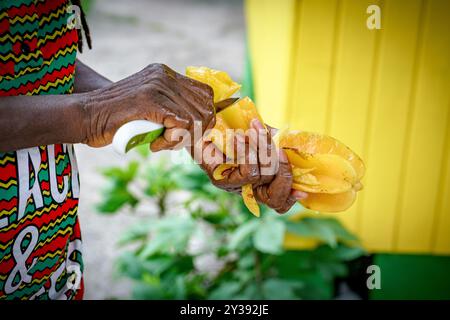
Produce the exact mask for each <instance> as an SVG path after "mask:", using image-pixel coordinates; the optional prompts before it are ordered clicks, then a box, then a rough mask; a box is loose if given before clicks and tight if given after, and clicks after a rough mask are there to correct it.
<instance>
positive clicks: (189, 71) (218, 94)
mask: <svg viewBox="0 0 450 320" xmlns="http://www.w3.org/2000/svg"><path fill="white" fill-rule="evenodd" d="M186 75H187V76H188V77H190V78H192V79H195V80H197V81H200V82H202V83H205V84H207V85H209V86H210V87H211V88H212V89H213V92H214V102H215V103H216V102H220V101H222V100H225V99H228V98H230V97H231V96H232V95H233V94H234V93H235V92H236V91H238V90H239V89H240V88H241V86H240V85H239V84H238V83H236V82H234V81H233V80H232V79H231V78H230V76H229V75H228V74H227V73H226V72H223V71H218V70H214V69H210V68H206V67H187V68H186ZM254 118H258V119H261V117H260V116H259V114H258V112H257V111H256V106H255V104H254V103H253V101H252V100H251V99H250V98H248V97H244V98H242V99H239V100H238V101H236V102H235V103H233V104H232V105H231V106H229V107H227V108H225V109H223V110H221V111H220V112H218V113H216V124H215V126H214V128H213V129H212V130H211V132H210V134H209V135H208V137H207V139H208V140H210V141H211V142H212V143H214V145H215V146H217V148H218V149H219V150H220V151H221V152H222V153H223V154H224V155H226V156H227V158H230V159H234V137H233V135H232V134H230V132H229V133H228V134H227V130H228V129H234V130H235V129H242V130H244V131H245V130H247V129H249V128H250V122H251V120H252V119H254ZM261 120H262V119H261ZM235 167H237V165H236V164H228V163H225V164H221V165H219V166H218V167H217V168H216V169H215V170H214V172H213V178H214V179H216V180H222V179H224V178H225V175H224V173H225V172H226V171H227V170H233V169H234V168H235ZM242 197H243V199H244V203H245V205H246V206H247V208H248V209H249V211H250V212H251V213H253V214H254V215H255V216H257V217H259V216H260V210H259V205H258V202H257V201H256V199H255V196H254V194H253V187H252V185H251V184H248V185H245V186H243V187H242Z"/></svg>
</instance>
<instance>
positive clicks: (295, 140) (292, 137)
mask: <svg viewBox="0 0 450 320" xmlns="http://www.w3.org/2000/svg"><path fill="white" fill-rule="evenodd" d="M276 140H277V145H278V146H280V147H281V148H284V149H294V150H297V151H299V152H303V153H306V154H334V155H337V156H340V157H342V158H343V159H345V160H347V161H348V162H350V164H351V165H352V167H353V169H354V170H355V173H356V178H357V180H361V178H362V177H363V176H364V172H365V167H364V163H363V161H362V160H361V158H360V157H359V156H358V155H357V154H356V153H354V152H353V151H352V150H351V149H350V148H349V147H347V146H346V145H345V144H343V143H342V142H340V141H338V140H336V139H334V138H332V137H330V136H327V135H322V134H318V133H311V132H305V131H288V130H283V131H280V132H279V133H278V134H277V137H276Z"/></svg>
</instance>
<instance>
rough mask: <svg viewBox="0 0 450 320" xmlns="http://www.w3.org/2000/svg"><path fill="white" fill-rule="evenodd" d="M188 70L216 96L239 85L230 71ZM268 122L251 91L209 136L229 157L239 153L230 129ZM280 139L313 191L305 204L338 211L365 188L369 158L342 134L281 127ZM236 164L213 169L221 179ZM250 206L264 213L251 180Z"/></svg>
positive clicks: (299, 177)
mask: <svg viewBox="0 0 450 320" xmlns="http://www.w3.org/2000/svg"><path fill="white" fill-rule="evenodd" d="M186 75H187V76H189V77H191V78H193V79H195V80H198V81H200V82H203V83H206V84H208V85H209V86H211V87H212V89H213V91H214V102H215V103H216V102H219V101H222V100H225V99H227V98H229V97H231V96H232V95H233V94H234V93H235V92H236V91H238V90H239V89H240V85H239V84H238V83H236V82H234V81H233V80H232V79H231V78H230V76H229V75H228V74H227V73H225V72H223V71H217V70H213V69H209V68H206V67H188V68H187V69H186ZM254 118H257V119H259V120H260V121H261V123H264V121H263V120H262V119H261V117H260V115H259V114H258V112H257V110H256V107H255V105H254V103H253V102H252V101H251V100H250V98H248V97H244V98H242V99H239V100H238V101H237V102H235V103H234V104H233V105H231V106H229V107H227V108H225V109H223V110H221V111H220V112H218V113H217V114H216V125H215V127H214V130H212V131H211V133H210V134H209V136H208V137H207V138H208V139H209V140H210V141H211V142H213V143H214V145H216V146H217V147H218V149H219V150H220V151H222V153H224V154H225V155H226V156H227V158H230V159H234V156H235V155H234V138H233V135H231V134H228V135H227V130H228V129H243V130H244V131H245V130H247V129H249V127H250V122H251V120H252V119H254ZM274 140H275V143H276V144H277V146H278V147H279V148H283V149H284V150H285V151H286V154H287V156H288V159H289V162H290V164H291V166H292V174H293V184H292V189H295V190H300V191H303V192H307V193H308V197H307V198H305V199H301V200H299V201H300V203H302V204H303V206H305V207H306V208H309V209H311V210H316V211H321V212H338V211H344V210H346V209H347V208H349V207H350V206H351V205H352V204H353V202H354V201H355V199H356V193H357V191H359V190H361V189H362V183H361V179H362V177H363V176H364V171H365V167H364V163H363V161H362V160H361V158H360V157H359V156H358V155H356V154H355V153H354V152H353V151H352V150H351V149H350V148H348V147H347V146H346V145H344V144H343V143H341V142H339V141H338V140H336V139H334V138H332V137H330V136H327V135H321V134H317V133H310V132H301V131H289V130H280V131H279V132H278V134H277V135H276V137H274ZM235 167H237V164H233V163H232V164H229V163H226V164H222V165H220V166H218V168H217V169H216V170H215V171H214V173H213V177H214V178H215V179H217V180H220V179H223V178H225V175H224V174H225V172H226V171H227V170H233V169H234V168H235ZM242 196H243V198H244V203H245V204H246V206H247V208H248V209H249V210H250V211H251V212H252V213H253V214H254V215H256V216H259V206H258V203H257V202H256V200H255V197H254V194H253V188H252V186H251V185H246V186H244V187H243V188H242Z"/></svg>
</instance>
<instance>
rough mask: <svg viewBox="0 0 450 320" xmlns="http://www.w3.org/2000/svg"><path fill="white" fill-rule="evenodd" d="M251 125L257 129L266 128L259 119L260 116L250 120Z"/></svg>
mask: <svg viewBox="0 0 450 320" xmlns="http://www.w3.org/2000/svg"><path fill="white" fill-rule="evenodd" d="M250 125H251V126H252V127H253V128H254V129H256V130H264V125H263V124H262V123H261V121H259V119H258V118H255V119H253V120H252V121H251V122H250Z"/></svg>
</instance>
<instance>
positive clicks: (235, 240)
mask: <svg viewBox="0 0 450 320" xmlns="http://www.w3.org/2000/svg"><path fill="white" fill-rule="evenodd" d="M259 224H260V220H259V219H252V220H250V221H248V222H245V223H243V224H241V225H240V226H239V227H238V228H237V229H236V230H235V231H234V232H233V233H232V234H231V236H230V240H229V242H228V248H229V250H230V251H234V250H237V249H238V248H239V246H240V245H241V244H242V242H244V241H245V240H247V239H249V238H250V236H251V235H252V233H253V232H255V230H256V229H257V227H258V226H259Z"/></svg>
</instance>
